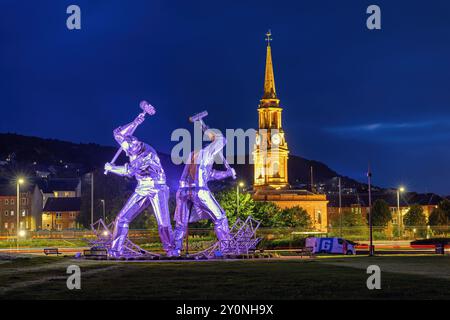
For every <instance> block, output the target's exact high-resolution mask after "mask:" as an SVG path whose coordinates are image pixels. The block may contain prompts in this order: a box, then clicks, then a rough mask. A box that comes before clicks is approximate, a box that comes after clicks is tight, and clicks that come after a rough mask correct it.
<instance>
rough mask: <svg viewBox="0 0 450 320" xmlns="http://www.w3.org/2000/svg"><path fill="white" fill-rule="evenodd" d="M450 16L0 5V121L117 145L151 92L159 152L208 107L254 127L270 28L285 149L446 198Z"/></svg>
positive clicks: (224, 119) (182, 5) (361, 4)
mask: <svg viewBox="0 0 450 320" xmlns="http://www.w3.org/2000/svg"><path fill="white" fill-rule="evenodd" d="M70 4H77V5H79V6H80V7H81V15H82V29H81V30H78V31H69V30H68V29H67V28H66V18H67V17H68V15H67V14H66V8H67V6H68V5H70ZM370 4H377V5H379V6H380V7H381V10H382V30H378V31H369V30H368V29H367V28H366V18H367V16H368V15H367V14H366V8H367V6H368V5H370ZM449 17H450V2H449V1H437V0H433V1H412V0H409V1H400V0H396V1H392V0H391V1H376V2H373V1H370V2H369V1H349V0H346V1H336V0H329V1H325V0H322V1H300V0H293V1H274V0H271V1H265V0H257V1H211V0H209V1H197V0H192V1H173V0H172V1H167V0H166V1H153V0H145V1H144V0H143V1H137V0H133V1H125V0H122V1H113V0H108V1H106V0H102V1H100V0H95V1H92V0H91V1H80V0H75V1H61V0H53V1H48V0H40V1H17V0H1V1H0V74H1V77H0V105H1V117H0V132H15V133H19V134H24V135H33V136H40V137H46V138H57V139H61V140H68V141H73V142H96V143H100V144H106V145H113V144H114V141H113V139H112V135H111V131H112V130H113V129H114V128H115V127H116V126H118V125H121V124H124V123H126V122H128V121H129V120H132V119H133V118H134V117H135V116H136V115H137V113H138V112H139V108H138V103H139V101H140V100H142V99H147V100H148V101H150V102H151V103H152V104H153V105H155V106H156V107H157V115H156V116H155V117H154V118H152V119H148V120H147V121H146V122H145V123H144V125H143V126H142V127H141V128H139V130H138V131H137V135H138V136H139V137H141V138H142V139H143V140H144V141H146V142H148V143H150V144H152V145H153V146H154V147H156V148H157V149H159V150H161V151H164V152H170V149H171V147H172V146H173V145H174V144H175V143H174V142H170V134H171V132H172V130H174V129H176V128H180V127H189V126H190V124H189V123H188V122H187V117H188V116H189V115H191V114H193V113H196V112H198V111H201V110H203V109H207V110H208V111H209V113H210V116H209V117H208V123H209V124H210V125H211V126H213V127H217V128H219V129H225V128H244V129H247V128H250V127H256V126H257V111H256V108H257V104H258V102H259V99H260V98H261V96H262V90H263V77H264V62H265V46H266V43H265V41H264V37H265V36H264V34H265V33H266V32H267V30H268V29H269V28H270V29H271V30H272V34H273V42H272V50H273V59H274V66H275V80H276V85H277V93H278V96H279V98H280V99H281V104H282V106H283V107H284V118H283V126H284V129H285V131H286V137H287V142H288V144H289V147H290V149H291V153H292V154H296V155H300V156H303V157H306V158H309V159H315V160H319V161H322V162H325V163H326V164H328V165H329V166H330V167H331V168H333V169H334V170H336V171H338V172H340V173H341V174H344V175H348V176H351V177H353V178H356V179H358V180H361V181H364V180H365V172H366V168H367V163H368V162H369V161H370V162H371V166H372V168H373V175H374V176H373V182H374V183H375V184H377V185H381V186H386V187H395V186H398V185H399V184H403V185H405V186H406V188H407V189H408V190H416V191H422V192H425V191H432V192H438V193H440V194H450V170H449V164H450V108H449V106H450V19H449Z"/></svg>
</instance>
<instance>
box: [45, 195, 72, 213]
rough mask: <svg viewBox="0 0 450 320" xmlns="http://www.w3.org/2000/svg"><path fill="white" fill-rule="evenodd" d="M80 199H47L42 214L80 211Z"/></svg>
mask: <svg viewBox="0 0 450 320" xmlns="http://www.w3.org/2000/svg"><path fill="white" fill-rule="evenodd" d="M80 208H81V198H48V199H47V202H46V203H45V207H44V210H43V211H44V212H54V211H59V212H61V211H62V212H64V211H80Z"/></svg>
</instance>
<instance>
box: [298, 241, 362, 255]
mask: <svg viewBox="0 0 450 320" xmlns="http://www.w3.org/2000/svg"><path fill="white" fill-rule="evenodd" d="M355 245H356V243H354V242H352V241H349V240H346V239H342V238H314V237H311V238H306V242H305V246H306V248H309V249H310V250H311V252H312V253H333V254H347V255H355V254H356V249H355Z"/></svg>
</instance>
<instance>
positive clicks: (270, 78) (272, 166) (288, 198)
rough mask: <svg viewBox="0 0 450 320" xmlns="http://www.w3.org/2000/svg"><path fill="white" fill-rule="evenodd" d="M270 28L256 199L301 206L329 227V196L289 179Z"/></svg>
mask: <svg viewBox="0 0 450 320" xmlns="http://www.w3.org/2000/svg"><path fill="white" fill-rule="evenodd" d="M271 40H272V39H271V33H270V31H269V32H268V33H267V34H266V41H267V53H266V71H265V79H264V94H263V97H262V99H261V100H260V103H259V107H258V124H259V130H258V131H257V135H256V139H255V145H254V151H253V161H254V181H253V191H254V193H253V199H254V200H255V201H270V202H274V203H276V204H277V205H278V206H279V207H280V208H283V209H284V208H290V207H294V206H299V207H302V208H303V209H305V210H306V211H307V212H308V214H309V215H310V217H311V221H312V223H313V227H314V228H315V229H317V230H320V231H325V230H326V228H327V203H328V201H327V199H326V195H324V194H315V193H312V192H309V191H307V190H295V189H291V187H290V185H289V180H288V159H289V148H288V144H287V142H286V137H285V133H284V130H283V127H282V112H283V108H282V107H281V105H280V99H278V96H277V93H276V90H275V76H274V71H273V62H272V48H271V45H270V42H271Z"/></svg>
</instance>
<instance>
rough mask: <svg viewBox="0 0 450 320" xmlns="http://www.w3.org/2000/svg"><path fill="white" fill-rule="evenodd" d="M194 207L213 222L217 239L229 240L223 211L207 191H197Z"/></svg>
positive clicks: (226, 220)
mask: <svg viewBox="0 0 450 320" xmlns="http://www.w3.org/2000/svg"><path fill="white" fill-rule="evenodd" d="M195 206H196V207H197V208H198V209H199V210H201V211H203V212H205V213H206V214H207V215H208V216H209V217H210V219H211V220H212V221H213V223H214V230H215V232H216V236H217V239H219V240H220V241H224V240H229V239H230V229H229V227H228V219H227V216H226V215H225V211H224V210H223V209H222V207H221V206H220V204H219V203H218V202H217V200H216V199H215V198H214V196H213V195H212V193H211V192H210V191H209V190H204V189H203V190H199V191H198V194H197V197H196V201H195Z"/></svg>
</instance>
